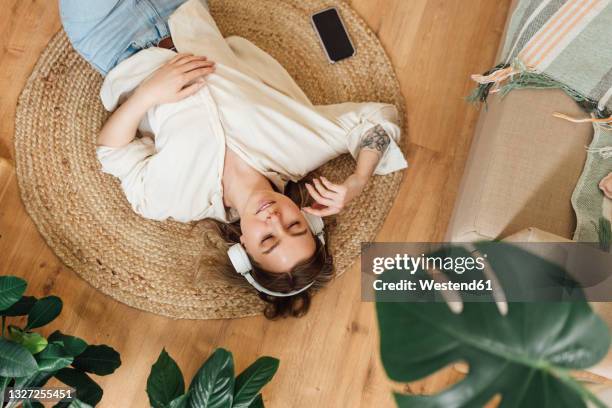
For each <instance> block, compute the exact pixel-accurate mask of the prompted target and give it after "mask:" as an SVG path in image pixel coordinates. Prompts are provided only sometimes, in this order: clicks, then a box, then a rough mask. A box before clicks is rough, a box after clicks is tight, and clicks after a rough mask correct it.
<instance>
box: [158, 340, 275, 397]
mask: <svg viewBox="0 0 612 408" xmlns="http://www.w3.org/2000/svg"><path fill="white" fill-rule="evenodd" d="M278 365H279V361H278V360H277V359H275V358H272V357H261V358H259V359H257V361H255V362H254V363H253V364H251V365H250V366H249V367H247V368H246V369H245V370H244V371H243V372H242V373H241V374H239V375H238V376H237V377H234V359H233V357H232V353H230V352H229V351H227V350H225V349H223V348H218V349H216V350H215V352H214V353H213V354H212V355H211V356H210V357H209V358H208V359H207V360H206V361H205V362H204V364H203V365H202V366H201V367H200V369H199V370H198V372H197V373H196V375H195V376H194V377H193V379H192V380H191V384H190V385H189V388H188V389H187V391H185V380H184V379H183V374H182V373H181V370H180V368H179V367H178V365H177V364H176V362H175V361H174V360H173V359H172V357H170V355H169V354H168V353H167V352H166V350H165V349H164V350H162V352H161V353H160V355H159V358H158V359H157V362H156V363H155V364H153V367H151V373H150V374H149V378H148V380H147V394H148V396H149V402H150V404H151V406H152V407H153V408H213V407H215V408H216V407H224V408H263V406H264V403H263V398H262V396H261V394H260V391H261V389H262V388H263V387H264V386H265V385H266V384H267V383H268V382H269V381H270V380H271V379H272V377H273V376H274V374H275V373H276V370H277V369H278Z"/></svg>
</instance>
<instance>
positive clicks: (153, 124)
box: [96, 0, 407, 222]
mask: <svg viewBox="0 0 612 408" xmlns="http://www.w3.org/2000/svg"><path fill="white" fill-rule="evenodd" d="M169 25H170V31H171V33H172V38H173V40H174V44H175V46H176V48H177V49H178V50H179V52H189V53H193V54H195V55H205V56H207V57H208V58H209V59H210V60H213V61H215V62H216V70H215V72H214V73H213V74H211V75H209V76H208V77H207V85H205V86H204V87H203V88H202V89H201V90H199V91H198V92H197V93H196V94H195V95H192V96H190V97H188V98H185V99H183V100H181V101H179V102H176V103H171V104H164V105H158V106H156V107H154V108H152V109H150V110H149V111H148V112H147V114H146V115H145V117H144V119H143V120H142V122H141V123H140V125H139V130H140V132H141V134H143V135H144V136H143V137H141V138H135V139H134V140H133V141H132V142H130V143H129V144H128V145H126V146H123V147H118V148H117V147H107V146H97V147H96V153H97V157H98V159H99V161H100V163H101V164H102V171H104V172H105V173H109V174H112V175H114V176H116V177H118V178H119V179H120V180H121V187H122V189H123V191H124V192H125V195H126V197H127V199H128V201H129V203H130V204H131V206H132V208H133V209H134V211H135V212H137V213H138V214H140V215H142V216H144V217H146V218H151V219H155V220H165V219H167V218H173V219H175V220H177V221H182V222H189V221H193V220H199V219H203V218H213V219H216V220H218V221H222V222H233V221H236V220H237V219H238V214H237V213H236V212H235V211H234V210H231V211H230V210H229V209H227V208H226V207H225V206H224V204H223V187H222V184H221V179H222V175H223V174H222V173H223V162H224V158H225V147H226V145H227V147H228V148H230V149H232V151H234V152H236V154H238V155H239V156H240V157H241V158H242V159H243V160H245V161H246V162H247V163H248V164H249V165H250V166H252V167H253V168H254V169H256V170H257V171H259V172H260V173H261V174H263V175H265V176H266V177H267V178H268V179H269V180H270V181H271V182H272V183H274V184H275V185H276V187H278V188H279V190H280V191H284V188H285V185H286V183H287V182H288V181H289V180H292V181H298V180H299V179H301V178H302V177H304V176H305V175H306V174H307V173H308V172H310V171H312V170H314V169H316V168H318V167H320V166H321V165H323V164H324V163H326V162H328V161H329V160H331V159H333V158H335V157H337V156H339V155H341V154H343V153H350V154H351V155H352V156H353V157H357V155H358V153H359V144H360V141H361V138H362V137H363V135H364V134H365V133H366V131H367V130H368V129H369V128H371V127H372V126H375V125H377V124H380V125H381V126H382V127H383V128H384V129H385V131H386V132H387V133H388V134H389V136H390V137H391V139H392V140H391V144H390V145H389V146H388V148H387V150H386V151H385V152H384V155H383V157H382V159H381V161H380V162H379V164H378V166H377V167H376V170H375V174H387V173H390V172H394V171H397V170H400V169H403V168H405V167H407V162H406V160H405V159H404V156H403V154H402V152H401V150H400V149H399V147H398V145H397V142H398V141H399V138H400V128H399V126H398V114H397V110H396V108H395V106H393V105H389V104H383V103H351V102H349V103H342V104H335V105H324V106H314V105H313V104H312V103H311V102H310V101H309V100H308V98H307V97H306V95H305V94H304V92H302V90H301V89H300V88H299V87H298V85H297V84H296V83H295V82H294V81H293V79H292V78H291V76H290V75H289V74H288V73H287V71H286V70H285V69H284V68H283V67H282V66H281V65H280V64H279V63H278V62H277V61H276V60H275V59H274V58H272V57H271V56H270V55H269V54H267V53H265V52H264V51H263V50H261V49H260V48H258V47H256V46H255V45H254V44H252V43H251V42H249V41H248V40H246V39H244V38H241V37H235V36H233V37H228V38H227V39H225V38H223V36H222V35H221V33H220V31H219V29H218V28H217V26H216V24H215V22H214V20H213V19H212V17H211V16H210V14H209V13H208V11H207V10H206V8H205V7H204V6H202V5H201V3H200V2H199V0H190V1H188V2H186V3H185V4H183V5H182V6H181V7H180V8H179V9H177V10H176V12H175V13H174V14H173V15H172V16H171V17H170V19H169ZM175 55H176V53H175V52H173V51H170V50H167V49H163V48H147V49H144V50H142V51H140V52H138V53H137V54H135V55H133V56H132V57H130V58H128V59H126V60H124V61H123V62H121V63H120V64H119V65H117V66H116V67H115V68H114V69H113V70H112V71H111V72H110V73H109V74H108V76H107V77H106V79H105V81H104V83H103V85H102V89H101V98H102V102H103V104H104V107H105V108H106V109H107V110H109V111H112V110H114V109H115V108H116V107H117V106H118V105H119V104H120V103H121V102H123V100H125V98H127V97H128V96H129V95H130V93H131V92H132V91H134V89H135V88H136V87H137V86H138V85H139V84H140V83H141V82H142V81H143V80H144V79H146V78H147V77H148V76H150V75H151V74H152V73H153V72H154V71H155V70H156V69H158V68H159V67H160V66H162V65H163V64H164V63H166V62H167V61H169V60H170V59H172V58H173V57H174V56H175Z"/></svg>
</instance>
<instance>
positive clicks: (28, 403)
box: [23, 400, 45, 408]
mask: <svg viewBox="0 0 612 408" xmlns="http://www.w3.org/2000/svg"><path fill="white" fill-rule="evenodd" d="M23 408H45V406H44V405H43V404H41V403H40V402H38V401H32V400H25V401H23Z"/></svg>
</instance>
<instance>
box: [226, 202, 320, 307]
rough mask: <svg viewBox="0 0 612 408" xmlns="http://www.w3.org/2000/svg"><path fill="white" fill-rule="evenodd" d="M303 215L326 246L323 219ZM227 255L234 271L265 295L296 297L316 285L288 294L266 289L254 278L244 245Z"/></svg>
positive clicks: (306, 214)
mask: <svg viewBox="0 0 612 408" xmlns="http://www.w3.org/2000/svg"><path fill="white" fill-rule="evenodd" d="M302 214H303V215H304V218H305V219H306V222H307V223H308V228H309V229H310V231H312V233H313V234H314V235H316V237H317V238H318V239H319V241H321V243H322V244H323V245H324V244H325V238H324V236H323V227H324V226H325V224H324V223H323V218H321V217H319V216H317V215H313V214H310V213H307V212H305V211H303V210H302ZM227 255H228V256H229V258H230V261H231V262H232V265H233V266H234V269H235V270H236V272H237V273H239V274H240V275H242V276H244V277H245V279H246V280H247V282H249V283H250V284H251V285H252V286H253V287H254V288H255V289H257V290H258V291H260V292H263V293H265V294H268V295H270V296H277V297H289V296H294V295H297V294H298V293H301V292H304V291H305V290H307V289H308V288H310V287H311V286H312V285H313V284H314V281H312V282H310V283H309V284H308V285H306V286H304V287H303V288H301V289H298V290H294V291H291V292H287V293H283V292H275V291H273V290H270V289H266V288H264V287H263V286H262V285H260V284H259V282H257V281H256V280H255V278H253V275H251V270H253V265H251V261H250V259H249V256H248V254H247V252H246V250H245V249H244V247H243V246H242V244H240V243H237V244H234V245H232V246H231V247H229V249H228V250H227Z"/></svg>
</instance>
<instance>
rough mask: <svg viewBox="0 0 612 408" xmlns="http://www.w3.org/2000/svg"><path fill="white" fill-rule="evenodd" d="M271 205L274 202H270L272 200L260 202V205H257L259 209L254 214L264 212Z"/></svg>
mask: <svg viewBox="0 0 612 408" xmlns="http://www.w3.org/2000/svg"><path fill="white" fill-rule="evenodd" d="M272 204H274V201H272V200H264V201H262V202H261V203H260V205H259V208H258V209H257V211H256V212H255V214H259V213H260V212H261V211H263V210H265V209H266V208H268V207H269V206H271V205H272Z"/></svg>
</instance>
